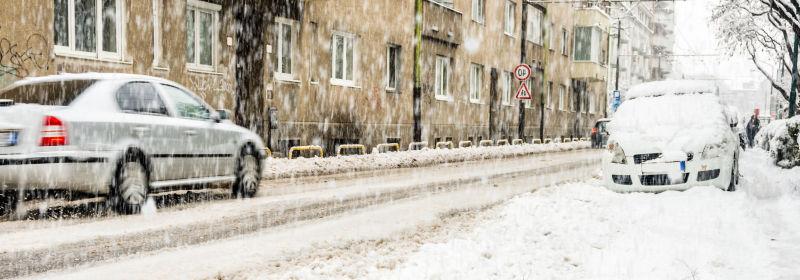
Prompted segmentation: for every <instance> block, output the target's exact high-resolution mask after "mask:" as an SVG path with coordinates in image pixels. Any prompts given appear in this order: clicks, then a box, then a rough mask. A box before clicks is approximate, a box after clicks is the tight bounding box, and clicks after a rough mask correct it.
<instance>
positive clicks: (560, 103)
mask: <svg viewBox="0 0 800 280" xmlns="http://www.w3.org/2000/svg"><path fill="white" fill-rule="evenodd" d="M566 94H567V87H566V86H564V85H559V86H558V110H559V111H564V96H565V95H566Z"/></svg>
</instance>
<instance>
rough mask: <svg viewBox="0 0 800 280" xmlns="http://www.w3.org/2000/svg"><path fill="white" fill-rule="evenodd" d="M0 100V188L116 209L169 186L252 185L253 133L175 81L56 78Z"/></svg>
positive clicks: (240, 189)
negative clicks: (83, 196)
mask: <svg viewBox="0 0 800 280" xmlns="http://www.w3.org/2000/svg"><path fill="white" fill-rule="evenodd" d="M0 100H2V102H0V105H2V106H0V189H3V190H9V189H10V190H12V191H23V190H67V191H71V192H80V193H89V194H95V195H107V197H108V201H109V204H110V206H112V207H113V208H114V209H116V210H118V211H120V212H122V213H135V212H138V211H139V210H140V209H141V206H142V205H143V203H144V202H145V200H146V198H147V195H148V193H152V192H158V191H162V190H168V189H170V188H173V187H180V186H189V185H191V186H195V185H212V184H213V185H219V186H232V191H233V193H234V194H235V195H236V196H243V197H248V196H253V195H254V194H255V193H256V191H257V190H258V184H259V181H260V178H261V175H260V170H261V159H262V158H263V157H264V154H263V146H264V145H263V143H262V141H261V139H260V137H259V136H258V135H256V134H254V133H252V132H250V131H249V130H247V129H245V128H243V127H239V126H237V125H235V124H233V123H232V122H231V121H229V120H228V118H229V113H228V112H227V111H225V110H218V111H217V110H212V109H211V107H210V106H209V105H208V104H206V103H205V102H203V101H202V99H200V98H198V97H197V96H196V95H195V94H193V93H192V92H191V91H189V90H187V89H186V88H184V87H183V86H181V85H179V84H177V83H174V82H171V81H167V80H164V79H160V78H155V77H149V76H140V75H126V74H97V73H87V74H62V75H54V76H46V77H36V78H28V79H24V80H21V81H18V82H16V83H14V84H12V85H11V86H9V87H8V88H6V89H4V90H3V91H2V92H0Z"/></svg>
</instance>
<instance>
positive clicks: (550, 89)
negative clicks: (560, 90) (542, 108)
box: [544, 82, 553, 109]
mask: <svg viewBox="0 0 800 280" xmlns="http://www.w3.org/2000/svg"><path fill="white" fill-rule="evenodd" d="M544 104H546V105H547V109H553V82H547V99H546V100H545V102H544Z"/></svg>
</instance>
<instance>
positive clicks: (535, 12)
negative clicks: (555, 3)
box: [525, 8, 544, 45]
mask: <svg viewBox="0 0 800 280" xmlns="http://www.w3.org/2000/svg"><path fill="white" fill-rule="evenodd" d="M543 18H544V13H543V12H542V10H539V9H536V8H530V9H528V26H527V28H528V30H527V34H526V35H525V37H526V39H527V40H528V41H530V42H532V43H535V44H539V45H542V19H543Z"/></svg>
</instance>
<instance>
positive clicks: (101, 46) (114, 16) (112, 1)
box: [53, 0, 124, 59]
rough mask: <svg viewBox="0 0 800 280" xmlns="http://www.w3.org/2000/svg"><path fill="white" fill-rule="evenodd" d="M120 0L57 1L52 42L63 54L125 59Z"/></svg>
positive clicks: (58, 51)
mask: <svg viewBox="0 0 800 280" xmlns="http://www.w3.org/2000/svg"><path fill="white" fill-rule="evenodd" d="M117 1H118V0H54V3H53V4H54V6H53V13H54V19H53V31H54V32H53V33H54V37H53V43H54V45H55V48H54V49H55V51H56V53H57V54H61V55H73V56H80V57H86V58H96V59H99V58H104V59H122V55H121V50H122V45H123V40H124V37H123V32H122V26H123V25H122V22H123V20H122V19H121V16H122V5H120V4H119V3H117Z"/></svg>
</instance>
